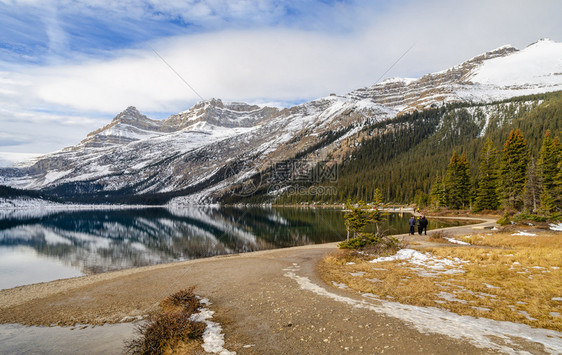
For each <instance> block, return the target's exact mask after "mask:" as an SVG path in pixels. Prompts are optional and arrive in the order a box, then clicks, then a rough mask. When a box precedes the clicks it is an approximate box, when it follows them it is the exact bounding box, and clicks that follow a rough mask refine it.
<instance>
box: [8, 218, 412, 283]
mask: <svg viewBox="0 0 562 355" xmlns="http://www.w3.org/2000/svg"><path fill="white" fill-rule="evenodd" d="M0 213H1V214H0V255H2V259H3V260H4V262H0V279H3V280H4V281H3V282H0V289H2V288H9V287H14V286H18V285H23V284H27V283H31V282H40V281H50V280H54V279H57V278H63V277H71V276H77V275H80V274H92V273H100V272H106V271H111V270H119V269H125V268H131V267H136V266H145V265H153V264H159V263H166V262H172V261H178V260H188V259H196V258H204V257H210V256H214V255H221V254H231V253H242V252H250V251H256V250H264V249H273V248H283V247H290V246H298V245H306V244H317V243H326V242H333V241H340V240H342V239H344V238H345V235H346V233H345V227H344V221H343V212H342V211H341V210H334V209H298V208H258V207H255V208H251V207H250V208H236V207H190V208H184V209H167V208H145V209H113V210H78V211H76V210H74V211H72V210H68V211H53V212H47V211H22V210H18V211H16V210H14V211H0ZM407 217H408V216H404V217H400V216H398V215H395V214H391V216H390V220H391V221H390V222H389V223H390V224H389V225H388V228H389V229H390V230H391V232H393V233H404V232H405V231H406V230H407V221H406V220H407ZM10 257H11V258H10ZM16 264H18V265H16ZM42 269H44V270H42ZM48 270H52V272H50V273H48V272H47V271H48ZM40 271H44V272H43V274H41V272H40ZM8 275H9V277H7V276H8ZM30 275H35V276H34V277H30ZM4 276H6V277H4Z"/></svg>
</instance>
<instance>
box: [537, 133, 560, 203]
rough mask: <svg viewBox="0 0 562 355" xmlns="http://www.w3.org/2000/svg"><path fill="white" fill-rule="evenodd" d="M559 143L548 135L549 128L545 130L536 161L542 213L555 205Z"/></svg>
mask: <svg viewBox="0 0 562 355" xmlns="http://www.w3.org/2000/svg"><path fill="white" fill-rule="evenodd" d="M558 146H559V143H558V139H554V140H553V139H552V138H551V137H550V130H547V131H546V133H545V135H544V139H543V143H542V147H541V151H540V155H539V161H538V169H539V181H540V189H541V194H540V206H541V208H540V209H541V211H542V212H543V213H546V214H549V213H551V212H552V211H553V209H554V206H555V203H556V201H555V195H556V191H555V189H556V177H557V173H558V162H559V152H558V149H559V147H558Z"/></svg>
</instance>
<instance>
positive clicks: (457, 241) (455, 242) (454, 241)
mask: <svg viewBox="0 0 562 355" xmlns="http://www.w3.org/2000/svg"><path fill="white" fill-rule="evenodd" d="M445 239H446V240H448V241H449V242H451V243H453V244H460V245H470V243H467V242H463V241H462V240H458V239H455V238H447V237H445Z"/></svg>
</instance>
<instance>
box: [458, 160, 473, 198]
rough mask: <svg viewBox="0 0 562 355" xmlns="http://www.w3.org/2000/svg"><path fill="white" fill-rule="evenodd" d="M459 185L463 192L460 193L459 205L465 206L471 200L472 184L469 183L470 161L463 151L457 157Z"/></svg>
mask: <svg viewBox="0 0 562 355" xmlns="http://www.w3.org/2000/svg"><path fill="white" fill-rule="evenodd" d="M459 186H460V189H461V191H462V192H463V193H462V194H461V206H462V207H463V208H467V207H469V205H470V203H471V201H472V184H471V183H470V163H469V162H468V158H467V157H466V152H465V151H463V152H462V155H461V157H460V159H459Z"/></svg>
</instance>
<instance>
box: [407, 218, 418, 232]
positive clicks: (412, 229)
mask: <svg viewBox="0 0 562 355" xmlns="http://www.w3.org/2000/svg"><path fill="white" fill-rule="evenodd" d="M408 223H409V224H410V234H411V235H414V234H416V217H414V215H412V217H410V219H409V220H408Z"/></svg>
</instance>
